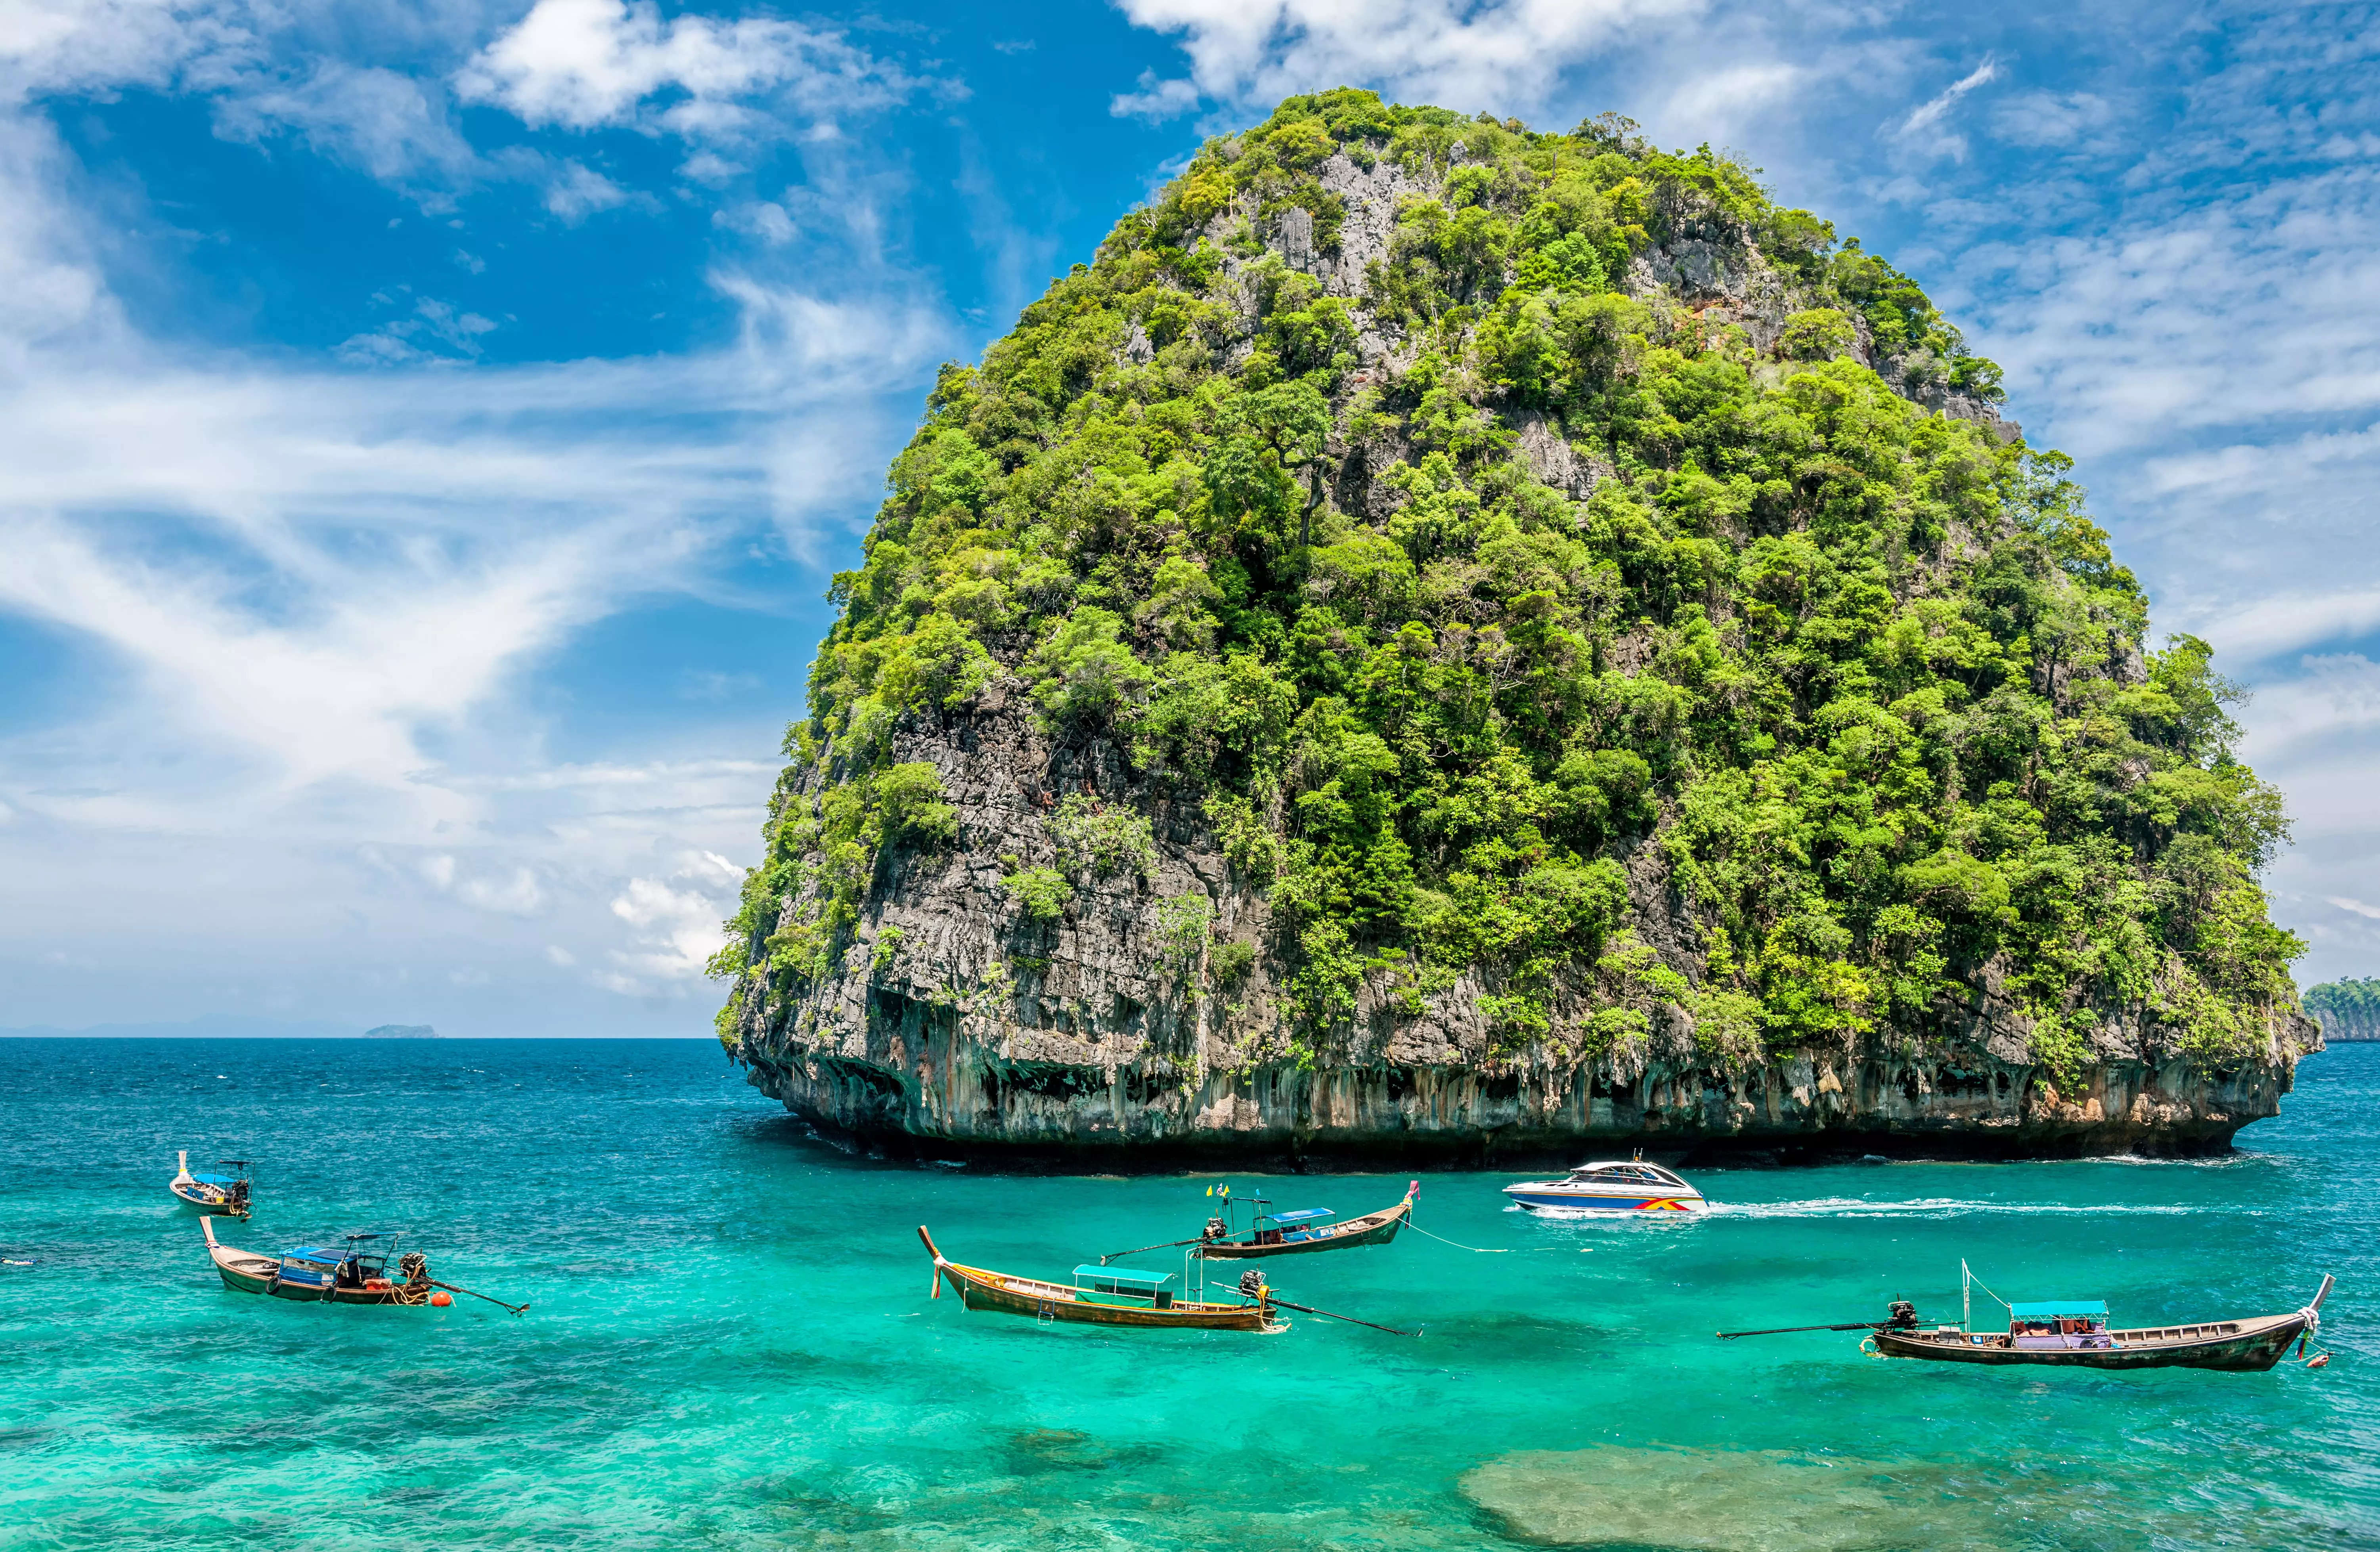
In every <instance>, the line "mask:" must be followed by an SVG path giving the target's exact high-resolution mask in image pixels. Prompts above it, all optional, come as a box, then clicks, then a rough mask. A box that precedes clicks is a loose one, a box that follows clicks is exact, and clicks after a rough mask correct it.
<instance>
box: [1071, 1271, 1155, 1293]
mask: <svg viewBox="0 0 2380 1552" xmlns="http://www.w3.org/2000/svg"><path fill="white" fill-rule="evenodd" d="M1085 1278H1091V1279H1096V1280H1098V1281H1100V1282H1114V1283H1127V1284H1130V1285H1131V1286H1132V1287H1135V1288H1155V1287H1157V1286H1158V1285H1159V1284H1160V1283H1167V1282H1172V1280H1173V1274H1172V1272H1136V1271H1134V1270H1133V1269H1132V1268H1131V1267H1075V1281H1076V1282H1080V1281H1082V1280H1083V1279H1085Z"/></svg>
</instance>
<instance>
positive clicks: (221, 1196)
mask: <svg viewBox="0 0 2380 1552" xmlns="http://www.w3.org/2000/svg"><path fill="white" fill-rule="evenodd" d="M175 1158H176V1165H175V1170H174V1178H173V1179H172V1180H170V1181H167V1182H165V1189H166V1190H168V1191H170V1192H172V1193H173V1194H174V1196H175V1198H176V1200H177V1201H179V1202H180V1203H181V1204H182V1205H183V1206H186V1207H193V1208H196V1209H197V1210H198V1211H200V1212H202V1213H210V1214H220V1215H222V1216H223V1217H225V1218H246V1217H247V1216H248V1195H249V1180H248V1160H247V1159H245V1158H218V1159H216V1160H215V1168H216V1169H218V1170H230V1171H231V1173H229V1174H225V1175H194V1174H192V1173H190V1155H189V1152H188V1150H187V1149H185V1150H184V1151H182V1152H181V1153H179V1154H176V1156H175Z"/></svg>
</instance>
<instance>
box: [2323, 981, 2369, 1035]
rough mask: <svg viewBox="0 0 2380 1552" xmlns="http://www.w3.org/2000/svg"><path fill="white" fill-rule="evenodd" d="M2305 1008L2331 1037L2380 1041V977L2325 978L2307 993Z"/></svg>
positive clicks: (2325, 1033)
mask: <svg viewBox="0 0 2380 1552" xmlns="http://www.w3.org/2000/svg"><path fill="white" fill-rule="evenodd" d="M2305 1011H2306V1012H2309V1013H2312V1014H2313V1016H2314V1017H2315V1018H2317V1019H2319V1020H2321V1021H2322V1033H2323V1037H2324V1038H2325V1039H2327V1040H2380V978H2367V979H2362V980H2359V979H2357V978H2355V977H2354V976H2349V977H2347V978H2346V979H2344V980H2337V981H2325V982H2324V983H2323V984H2322V985H2320V986H2318V987H2314V988H2312V989H2310V990H2309V991H2307V993H2306V994H2305Z"/></svg>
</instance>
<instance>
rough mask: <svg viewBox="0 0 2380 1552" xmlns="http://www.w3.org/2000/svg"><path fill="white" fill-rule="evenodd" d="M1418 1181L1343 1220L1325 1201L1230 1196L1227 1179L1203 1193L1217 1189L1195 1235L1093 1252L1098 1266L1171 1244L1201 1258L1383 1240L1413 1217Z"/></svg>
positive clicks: (1302, 1251) (1243, 1257)
mask: <svg viewBox="0 0 2380 1552" xmlns="http://www.w3.org/2000/svg"><path fill="white" fill-rule="evenodd" d="M1420 1190H1421V1182H1419V1181H1411V1182H1407V1183H1406V1185H1405V1195H1404V1200H1403V1201H1402V1202H1399V1203H1398V1204H1397V1205H1396V1206H1393V1207H1383V1208H1381V1209H1380V1210H1379V1211H1378V1212H1374V1213H1366V1214H1365V1215H1364V1216H1363V1217H1361V1218H1351V1219H1348V1220H1347V1221H1346V1222H1344V1223H1331V1222H1329V1221H1327V1220H1328V1219H1330V1218H1331V1217H1333V1216H1335V1215H1333V1214H1332V1212H1331V1211H1330V1208H1328V1207H1295V1208H1292V1209H1291V1210H1290V1211H1288V1212H1273V1211H1270V1210H1269V1209H1270V1208H1271V1206H1272V1203H1271V1202H1270V1201H1269V1200H1268V1199H1267V1198H1265V1197H1262V1196H1256V1195H1250V1194H1246V1193H1245V1192H1244V1193H1242V1194H1239V1195H1237V1196H1234V1195H1233V1194H1232V1188H1231V1187H1230V1186H1228V1185H1226V1186H1222V1187H1220V1188H1219V1189H1217V1190H1209V1191H1208V1193H1207V1194H1208V1195H1209V1196H1217V1195H1219V1194H1220V1202H1221V1206H1220V1208H1219V1209H1218V1210H1217V1213H1216V1216H1214V1217H1212V1218H1209V1219H1207V1227H1206V1228H1205V1229H1204V1230H1203V1231H1201V1232H1200V1233H1199V1235H1198V1237H1197V1238H1196V1239H1195V1240H1166V1241H1163V1242H1161V1243H1157V1244H1152V1245H1142V1246H1141V1247H1140V1248H1139V1249H1137V1250H1119V1251H1113V1252H1111V1253H1110V1254H1108V1255H1102V1256H1100V1257H1099V1265H1100V1266H1102V1267H1104V1266H1106V1265H1107V1264H1108V1263H1109V1262H1111V1261H1117V1260H1121V1259H1123V1257H1124V1256H1127V1255H1140V1254H1142V1253H1143V1252H1145V1251H1151V1250H1175V1249H1179V1248H1181V1247H1182V1246H1184V1245H1187V1246H1189V1247H1190V1254H1191V1255H1194V1256H1196V1257H1197V1258H1199V1259H1200V1260H1202V1261H1255V1260H1259V1259H1261V1258H1263V1257H1265V1256H1268V1255H1311V1254H1313V1253H1314V1252H1316V1251H1321V1250H1356V1249H1359V1248H1361V1247H1363V1246H1365V1245H1384V1244H1387V1243H1389V1242H1390V1240H1393V1239H1395V1238H1396V1237H1397V1231H1398V1230H1400V1229H1402V1228H1403V1227H1404V1226H1405V1225H1406V1224H1407V1223H1409V1222H1411V1221H1412V1220H1413V1204H1414V1196H1415V1194H1416V1193H1417V1192H1419V1191H1420ZM1242 1207H1245V1208H1247V1209H1248V1212H1249V1220H1248V1226H1247V1227H1246V1228H1245V1229H1243V1228H1241V1227H1239V1225H1238V1224H1237V1223H1236V1222H1235V1221H1234V1219H1235V1217H1236V1215H1237V1214H1238V1211H1239V1209H1240V1208H1242Z"/></svg>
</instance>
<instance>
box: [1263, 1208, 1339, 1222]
mask: <svg viewBox="0 0 2380 1552" xmlns="http://www.w3.org/2000/svg"><path fill="white" fill-rule="evenodd" d="M1334 1216H1335V1215H1334V1214H1333V1213H1332V1212H1331V1211H1330V1208H1329V1207H1292V1208H1291V1209H1290V1210H1289V1211H1287V1212H1285V1213H1274V1214H1273V1215H1272V1220H1273V1221H1274V1222H1275V1223H1304V1222H1306V1221H1307V1220H1308V1219H1317V1218H1330V1217H1334Z"/></svg>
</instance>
